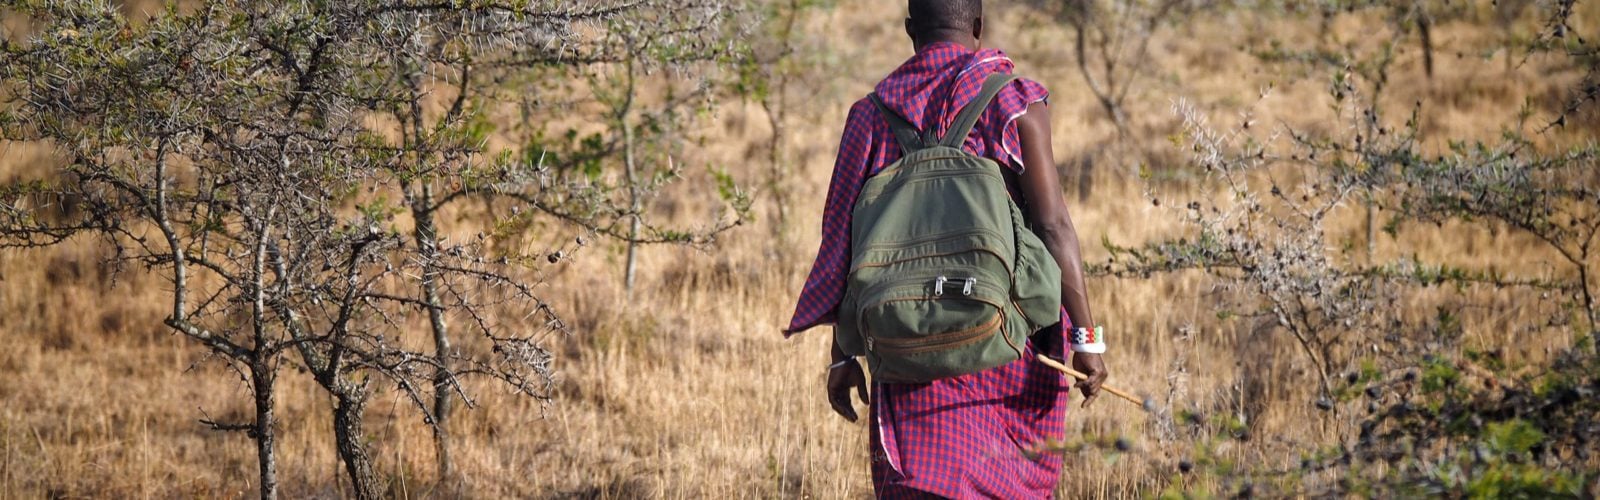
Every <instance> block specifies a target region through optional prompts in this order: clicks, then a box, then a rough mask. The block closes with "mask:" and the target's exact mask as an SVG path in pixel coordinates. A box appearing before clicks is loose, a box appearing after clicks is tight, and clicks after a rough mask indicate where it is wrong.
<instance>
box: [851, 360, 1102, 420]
mask: <svg viewBox="0 0 1600 500" xmlns="http://www.w3.org/2000/svg"><path fill="white" fill-rule="evenodd" d="M1101 378H1104V377H1101ZM852 387H854V388H855V389H856V393H857V394H858V395H860V396H861V402H862V403H866V404H872V403H871V402H870V401H869V400H868V399H867V374H866V373H865V372H863V371H862V370H861V363H858V362H856V361H855V360H850V361H849V362H847V363H845V364H844V365H842V366H838V367H834V368H829V369H828V404H829V405H832V406H833V411H834V413H838V414H839V416H841V417H844V419H845V420H849V421H851V422H855V421H856V418H857V417H856V409H855V406H854V405H852V404H851V403H850V388H852Z"/></svg>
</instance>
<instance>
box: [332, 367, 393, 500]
mask: <svg viewBox="0 0 1600 500" xmlns="http://www.w3.org/2000/svg"><path fill="white" fill-rule="evenodd" d="M356 391H357V390H356V389H347V390H345V391H340V392H343V393H344V394H335V395H336V396H337V397H338V400H339V401H338V403H337V404H336V405H335V406H334V408H333V435H334V438H335V441H336V443H337V447H338V450H339V458H340V459H341V460H342V461H344V468H345V472H347V473H349V475H350V485H351V487H353V488H354V496H355V498H358V499H360V500H377V499H379V498H382V496H383V495H382V489H381V488H379V487H378V478H377V476H376V475H375V474H373V472H372V457H371V456H370V455H368V454H367V448H366V446H365V445H364V444H363V443H362V440H363V439H365V438H366V434H365V433H364V432H362V430H361V422H362V413H364V412H365V411H366V404H367V402H366V396H365V395H356V394H351V393H355V392H356Z"/></svg>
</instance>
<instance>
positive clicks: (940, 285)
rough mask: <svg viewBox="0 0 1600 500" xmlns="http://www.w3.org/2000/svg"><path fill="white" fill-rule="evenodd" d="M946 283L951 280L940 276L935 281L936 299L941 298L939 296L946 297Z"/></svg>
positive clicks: (934, 293) (934, 294) (934, 291)
mask: <svg viewBox="0 0 1600 500" xmlns="http://www.w3.org/2000/svg"><path fill="white" fill-rule="evenodd" d="M946 281H950V278H946V277H944V276H940V277H939V278H938V279H935V280H933V296H934V297H939V296H943V295H944V282H946Z"/></svg>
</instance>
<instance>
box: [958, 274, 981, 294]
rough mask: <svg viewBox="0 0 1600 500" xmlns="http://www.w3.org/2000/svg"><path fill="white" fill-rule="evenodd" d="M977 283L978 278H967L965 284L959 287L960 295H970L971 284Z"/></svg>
mask: <svg viewBox="0 0 1600 500" xmlns="http://www.w3.org/2000/svg"><path fill="white" fill-rule="evenodd" d="M976 284H978V278H967V286H965V287H962V288H961V294H962V295H968V296H970V295H972V285H976Z"/></svg>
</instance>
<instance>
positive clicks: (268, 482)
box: [250, 353, 278, 500]
mask: <svg viewBox="0 0 1600 500" xmlns="http://www.w3.org/2000/svg"><path fill="white" fill-rule="evenodd" d="M257 357H258V358H259V357H260V354H259V353H258V354H257ZM274 368H275V367H274V366H272V365H271V364H270V363H269V362H267V361H264V360H261V359H257V360H255V361H254V362H253V363H251V364H250V378H251V379H252V387H251V388H252V389H253V390H254V391H255V399H256V401H255V402H256V421H255V425H254V428H253V429H252V430H251V432H252V433H253V434H255V439H256V460H257V462H258V463H259V464H260V469H261V500H277V498H278V459H277V455H276V453H275V450H274V448H275V447H276V446H277V435H276V434H274V433H273V430H272V427H273V424H275V423H276V422H277V417H276V416H275V414H274V413H273V403H274V401H273V397H272V390H273V385H274V384H276V383H277V377H278V374H277V372H275V371H274Z"/></svg>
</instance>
